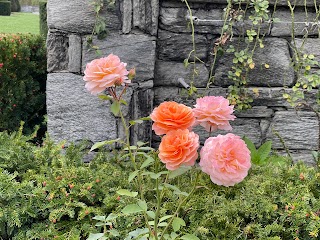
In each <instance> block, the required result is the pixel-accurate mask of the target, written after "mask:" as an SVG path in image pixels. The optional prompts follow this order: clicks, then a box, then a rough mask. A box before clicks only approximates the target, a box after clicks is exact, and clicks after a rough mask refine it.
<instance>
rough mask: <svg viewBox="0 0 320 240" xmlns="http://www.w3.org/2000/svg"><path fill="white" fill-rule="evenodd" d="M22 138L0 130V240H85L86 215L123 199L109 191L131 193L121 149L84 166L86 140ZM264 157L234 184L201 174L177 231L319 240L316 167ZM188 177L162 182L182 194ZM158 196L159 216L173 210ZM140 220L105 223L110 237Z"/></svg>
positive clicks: (150, 195) (169, 196)
mask: <svg viewBox="0 0 320 240" xmlns="http://www.w3.org/2000/svg"><path fill="white" fill-rule="evenodd" d="M29 139H30V138H29V137H25V136H23V135H22V134H21V131H20V132H18V133H15V134H13V135H9V134H7V133H0V153H1V154H0V189H1V194H0V238H2V239H13V240H17V239H21V240H25V239H29V240H31V239H61V240H64V239H86V238H87V237H88V234H89V233H95V232H97V231H98V228H97V227H95V224H96V221H95V220H93V219H92V218H93V217H94V216H96V215H108V214H109V213H110V212H116V213H119V212H120V211H121V209H123V207H124V206H125V205H127V204H128V202H129V201H131V198H130V197H126V196H121V198H119V196H118V194H117V193H116V191H117V190H119V189H130V190H133V191H135V188H134V186H133V184H132V185H130V184H128V181H127V178H128V176H129V174H130V172H132V171H133V169H132V168H131V167H130V164H128V162H127V161H124V160H123V159H121V158H120V157H121V154H122V153H121V152H120V153H119V152H114V153H108V152H106V153H104V152H101V153H97V155H96V157H95V158H94V160H93V161H92V162H91V163H90V164H84V163H83V162H82V157H83V154H85V153H86V150H85V148H86V145H82V146H77V147H76V146H74V145H71V146H70V147H69V148H68V149H67V150H65V151H64V153H63V154H62V152H61V149H62V148H63V144H60V145H55V144H53V143H52V142H51V141H49V140H45V141H44V143H43V146H42V147H37V146H34V145H32V144H31V143H29V142H28V140H29ZM272 158H273V159H275V158H277V162H278V163H277V164H272V165H270V164H271V163H270V164H267V165H265V166H260V167H258V166H253V168H252V169H251V170H250V172H249V175H248V176H247V177H246V178H245V180H244V181H243V182H241V183H240V184H237V185H236V186H234V187H229V188H226V187H221V186H217V185H215V184H213V183H212V182H211V181H210V179H209V177H208V176H207V175H205V174H201V175H200V178H199V183H198V186H199V188H198V190H197V191H196V192H195V194H194V195H193V196H192V197H191V198H190V199H189V200H188V202H187V203H186V204H185V205H184V206H183V207H182V208H181V210H180V212H179V217H181V218H183V219H184V221H185V222H186V226H185V227H183V228H182V230H181V234H185V233H193V234H195V235H196V236H197V237H198V238H199V239H201V240H208V239H210V240H211V239H212V240H215V239H232V240H233V239H257V240H258V239H260V240H280V239H282V240H291V239H303V240H312V239H319V235H318V234H319V230H320V217H319V216H320V173H319V171H318V170H317V169H314V168H312V167H307V166H305V165H303V164H297V165H294V166H291V165H290V164H288V163H287V162H286V161H285V159H282V158H281V157H272ZM137 161H139V159H137ZM140 161H141V160H140ZM150 170H153V169H150ZM161 170H162V169H160V170H159V171H161ZM192 177H194V172H192V171H189V173H188V174H185V175H182V176H180V177H179V178H178V179H174V180H169V181H168V183H170V184H174V185H176V186H177V187H179V188H180V189H184V191H186V192H189V191H190V189H191V188H192V186H191V184H190V182H191V178H192ZM146 179H147V178H146ZM154 181H155V180H149V181H148V182H147V183H146V186H145V188H144V190H145V191H146V198H145V200H146V201H147V204H148V208H149V209H152V208H153V207H154V206H155V205H156V199H155V196H154V194H155V192H154V186H155V182H154ZM164 199H165V200H166V201H165V202H164V203H163V205H162V208H161V214H162V216H163V215H168V214H173V211H174V210H175V209H176V207H177V203H178V202H179V196H177V195H176V194H174V193H173V192H172V191H171V190H166V191H165V195H164ZM17 206H19V207H18V208H17ZM142 223H143V217H142V216H141V215H129V216H123V217H119V218H117V220H116V221H115V222H113V228H114V229H116V230H118V231H119V233H120V236H119V237H114V238H111V239H114V240H123V239H125V237H126V236H127V234H128V232H130V231H132V230H133V229H136V228H141V227H143V225H142ZM169 231H170V230H169Z"/></svg>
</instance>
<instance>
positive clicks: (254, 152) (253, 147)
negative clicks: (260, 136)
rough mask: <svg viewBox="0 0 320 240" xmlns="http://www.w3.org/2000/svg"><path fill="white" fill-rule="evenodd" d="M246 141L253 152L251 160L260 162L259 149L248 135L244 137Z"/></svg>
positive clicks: (256, 162) (255, 162)
mask: <svg viewBox="0 0 320 240" xmlns="http://www.w3.org/2000/svg"><path fill="white" fill-rule="evenodd" d="M243 140H244V142H245V143H246V145H247V147H248V149H249V151H250V152H251V162H252V163H254V164H258V163H259V154H258V151H257V149H256V147H255V146H254V144H253V142H252V141H251V140H250V139H249V138H247V137H246V136H244V137H243Z"/></svg>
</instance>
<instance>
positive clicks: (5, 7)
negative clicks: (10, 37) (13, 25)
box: [0, 0, 11, 16]
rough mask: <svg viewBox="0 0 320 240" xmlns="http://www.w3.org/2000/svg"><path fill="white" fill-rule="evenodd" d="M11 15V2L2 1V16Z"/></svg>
mask: <svg viewBox="0 0 320 240" xmlns="http://www.w3.org/2000/svg"><path fill="white" fill-rule="evenodd" d="M10 15H11V2H10V1H3V0H2V1H1V0H0V16H10Z"/></svg>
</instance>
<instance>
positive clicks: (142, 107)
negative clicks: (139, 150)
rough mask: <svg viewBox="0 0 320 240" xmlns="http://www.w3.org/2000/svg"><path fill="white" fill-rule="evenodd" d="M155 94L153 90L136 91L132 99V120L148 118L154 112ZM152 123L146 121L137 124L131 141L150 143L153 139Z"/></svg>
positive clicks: (133, 129) (132, 131)
mask: <svg viewBox="0 0 320 240" xmlns="http://www.w3.org/2000/svg"><path fill="white" fill-rule="evenodd" d="M153 99H154V93H153V90H152V89H151V88H143V89H136V90H135V91H134V94H133V98H132V105H133V108H132V113H131V118H132V119H139V118H142V117H147V116H149V115H150V113H151V112H152V110H153ZM151 124H152V123H151V121H144V122H143V123H141V124H136V125H134V126H133V128H131V141H132V142H133V143H136V142H137V141H143V142H148V141H150V139H151V134H152V130H151Z"/></svg>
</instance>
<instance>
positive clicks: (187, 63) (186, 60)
mask: <svg viewBox="0 0 320 240" xmlns="http://www.w3.org/2000/svg"><path fill="white" fill-rule="evenodd" d="M183 65H184V67H185V68H187V67H188V65H189V60H188V59H187V58H186V59H184V60H183Z"/></svg>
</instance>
